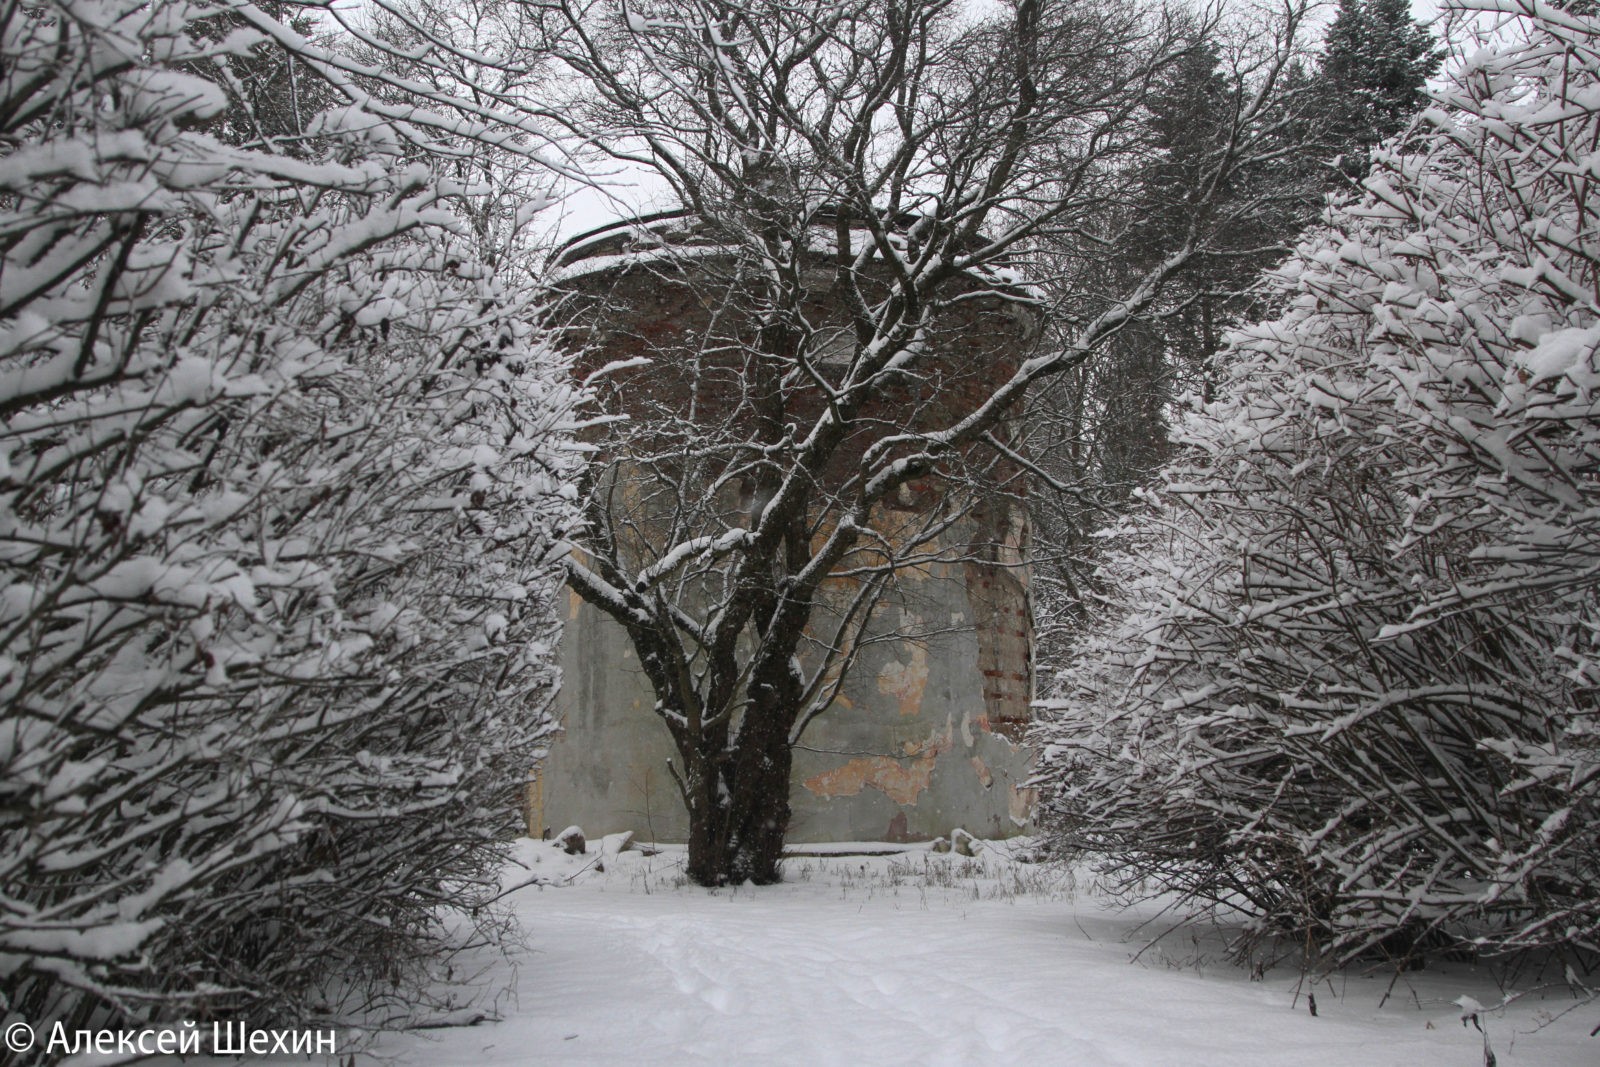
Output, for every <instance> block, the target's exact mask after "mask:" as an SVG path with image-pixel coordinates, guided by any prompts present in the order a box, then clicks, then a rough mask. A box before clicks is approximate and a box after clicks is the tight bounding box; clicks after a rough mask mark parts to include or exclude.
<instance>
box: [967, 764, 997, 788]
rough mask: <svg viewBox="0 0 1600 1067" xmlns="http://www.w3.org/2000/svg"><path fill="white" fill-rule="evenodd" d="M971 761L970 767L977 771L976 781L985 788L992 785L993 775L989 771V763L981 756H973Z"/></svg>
mask: <svg viewBox="0 0 1600 1067" xmlns="http://www.w3.org/2000/svg"><path fill="white" fill-rule="evenodd" d="M971 763H972V769H973V770H974V771H976V772H977V773H978V781H979V782H981V783H982V784H983V787H984V788H985V789H988V788H989V787H990V786H992V785H994V775H992V774H990V773H989V765H988V764H987V763H985V762H983V757H982V756H973V757H972V760H971Z"/></svg>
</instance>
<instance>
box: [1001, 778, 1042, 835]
mask: <svg viewBox="0 0 1600 1067" xmlns="http://www.w3.org/2000/svg"><path fill="white" fill-rule="evenodd" d="M1038 799H1039V791H1038V790H1037V789H1018V788H1017V787H1016V784H1015V783H1013V784H1012V786H1011V796H1010V797H1009V798H1008V800H1009V804H1008V806H1009V807H1010V809H1011V812H1010V814H1011V821H1012V822H1014V823H1016V824H1017V825H1018V826H1026V825H1028V820H1029V819H1031V818H1033V806H1034V803H1035V802H1036V801H1037V800H1038Z"/></svg>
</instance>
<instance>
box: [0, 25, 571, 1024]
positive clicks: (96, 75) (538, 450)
mask: <svg viewBox="0 0 1600 1067" xmlns="http://www.w3.org/2000/svg"><path fill="white" fill-rule="evenodd" d="M284 6H285V5H278V6H277V7H276V8H274V10H279V11H281V9H282V8H283V7H284ZM0 34H3V37H0V257H3V258H0V412H3V416H4V423H3V428H0V886H3V889H0V1014H5V1013H12V1014H13V1016H14V1017H20V1018H23V1019H26V1020H27V1021H29V1022H31V1023H33V1024H34V1025H35V1027H36V1028H39V1027H40V1026H41V1024H45V1023H49V1022H50V1021H52V1020H61V1021H65V1022H66V1024H67V1025H69V1026H82V1025H91V1024H93V1023H96V1022H100V1023H105V1022H109V1021H122V1022H128V1021H131V1020H137V1019H141V1018H152V1017H156V1018H159V1017H165V1018H173V1017H188V1018H198V1017H203V1016H205V1015H218V1014H222V1013H227V1012H233V1011H240V1010H245V1009H251V1010H257V1014H256V1015H255V1018H256V1019H257V1020H258V1021H260V1020H265V1019H268V1018H271V1019H274V1020H277V1021H279V1022H281V1023H282V1024H285V1025H287V1024H308V1023H309V1022H310V1021H312V1020H313V1019H316V1018H330V1017H337V1016H339V1015H341V1014H343V1013H345V1012H347V1011H348V1010H349V1009H350V1006H351V1004H352V1003H353V1002H354V1001H355V1000H357V999H358V997H359V996H363V995H364V996H365V997H366V998H367V999H366V1000H365V1003H366V1004H367V1005H369V1006H370V1005H371V1004H373V1003H374V1001H373V1000H372V999H371V997H372V996H373V995H379V996H381V995H382V994H383V993H384V991H385V990H386V989H387V990H394V989H396V988H397V984H401V983H403V982H404V981H405V979H407V978H408V977H409V976H410V975H412V974H414V973H415V966H414V965H415V964H416V963H417V962H418V961H419V960H420V959H422V958H423V957H424V956H425V954H426V953H427V952H429V951H431V947H432V946H433V945H435V944H436V943H437V942H438V941H439V940H440V938H441V937H442V936H443V931H442V930H441V928H440V926H439V917H438V911H439V907H440V906H441V905H444V904H459V905H463V906H468V905H471V904H473V903H475V902H477V901H480V900H481V899H483V898H484V897H485V896H486V895H487V894H488V892H489V890H490V888H491V887H490V881H491V880H490V878H489V877H488V876H489V875H490V874H491V873H492V870H493V867H494V864H495V860H496V857H497V855H498V850H499V848H500V843H501V842H502V841H503V840H504V839H505V838H506V837H507V836H509V831H510V830H511V829H512V827H513V825H514V820H515V816H516V811H517V803H516V791H517V788H518V785H519V783H520V782H521V781H522V780H523V779H524V778H525V776H526V773H527V770H528V768H529V766H530V761H531V760H532V759H533V758H534V757H535V749H536V745H537V742H538V739H539V737H540V736H541V733H542V731H543V730H545V729H546V726H547V718H546V714H545V705H546V701H547V700H548V698H549V695H550V692H551V688H552V686H553V683H554V678H553V676H552V668H551V666H550V663H551V659H550V655H549V645H550V640H551V632H550V631H551V627H552V625H553V618H552V614H551V611H550V602H551V597H552V592H553V588H554V587H553V585H552V574H551V563H552V560H551V556H552V554H553V549H554V547H555V546H556V545H557V544H558V538H559V534H560V531H561V529H562V528H563V526H564V524H565V523H566V522H567V521H568V515H569V505H568V498H569V491H568V487H567V483H566V475H567V470H568V463H569V461H568V459H567V452H566V451H565V449H564V446H563V441H564V440H565V435H566V423H567V420H568V415H569V412H570V409H571V405H572V402H573V400H574V398H573V396H571V395H570V390H569V389H568V388H567V387H566V386H565V385H564V384H563V383H565V382H566V381H567V375H566V372H565V369H564V367H563V365H562V363H561V361H560V360H559V359H557V358H556V357H555V356H554V355H553V354H552V352H551V351H550V350H549V349H548V348H546V347H545V346H544V344H543V342H542V340H541V338H540V336H539V334H538V333H537V332H536V331H535V330H534V329H533V328H532V326H531V325H530V323H531V322H532V320H533V314H532V312H533V309H532V308H531V307H529V306H528V301H529V299H530V297H529V295H528V293H527V291H526V288H525V287H524V286H522V285H521V283H516V282H508V281H507V280H506V279H505V278H504V277H496V276H495V275H494V274H492V273H491V272H490V271H489V270H487V269H486V268H485V267H484V265H483V263H484V250H483V249H482V248H480V247H478V246H477V245H475V244H474V243H473V242H472V241H470V240H469V239H467V238H465V237H462V236H459V234H461V233H462V232H464V231H465V229H466V228H464V227H462V226H460V225H459V223H458V217H459V213H460V211H461V210H462V205H463V204H465V203H467V202H469V201H470V200H471V198H472V197H473V196H476V195H479V193H480V190H476V189H472V188H467V187H464V186H462V185H460V184H459V183H457V182H453V181H451V180H449V179H447V178H446V177H445V176H444V175H445V173H447V172H448V170H449V169H451V166H452V164H450V163H449V161H446V162H444V163H440V162H438V161H437V160H438V157H439V156H440V154H441V153H440V151H437V150H436V146H437V145H439V144H441V143H442V142H440V141H439V140H438V138H439V136H440V135H441V134H448V136H449V138H450V141H449V144H450V145H452V146H453V147H452V149H451V151H452V153H453V154H455V155H457V156H459V155H460V149H461V146H462V145H463V144H466V143H470V141H471V139H472V138H473V137H485V138H487V137H494V138H495V139H496V142H497V143H498V144H500V145H501V146H502V147H503V146H504V145H505V144H508V143H512V142H513V141H514V139H515V131H514V130H513V131H509V132H508V131H506V130H504V129H500V130H499V131H498V132H497V131H496V130H495V129H494V128H493V127H492V125H491V124H490V123H489V121H488V120H489V119H491V118H492V116H489V115H487V114H486V110H485V108H484V107H483V106H481V105H475V107H476V111H473V110H471V109H467V108H464V109H462V110H459V111H457V112H451V111H450V110H449V108H448V107H447V106H446V105H447V104H448V101H440V100H439V99H434V100H432V101H428V102H425V103H426V104H427V106H426V107H421V106H417V105H416V104H415V103H414V104H413V105H411V106H409V107H405V106H400V105H397V104H395V103H394V100H395V99H396V90H395V87H394V86H391V87H390V92H389V93H388V94H387V96H386V97H385V99H386V100H387V101H388V102H387V103H379V102H378V99H379V98H378V97H374V96H369V95H368V94H367V89H370V88H371V87H372V85H373V78H371V77H368V78H366V79H364V80H362V79H360V78H357V77H354V76H352V75H351V73H350V72H349V70H348V69H346V68H347V67H348V66H350V65H349V64H343V65H341V63H342V61H339V60H337V59H336V58H335V57H334V56H333V54H332V53H328V52H323V51H320V50H319V49H317V48H316V47H314V46H312V45H310V44H308V43H307V42H306V41H305V40H304V39H303V38H302V37H301V36H300V34H298V33H296V32H295V30H294V29H293V28H292V27H291V26H290V24H289V22H287V21H282V20H279V19H277V18H274V17H272V16H271V15H269V14H267V13H266V12H264V11H263V10H262V9H258V8H255V7H252V6H250V5H247V4H246V5H240V4H235V3H217V4H211V3H208V2H203V0H202V2H188V0H175V2H169V3H159V4H148V3H145V2H143V0H39V2H29V3H18V2H7V0H0ZM286 57H287V60H290V61H286ZM268 59H276V60H277V61H278V63H279V66H278V67H277V68H275V69H278V70H286V71H288V72H289V73H290V75H291V77H287V78H286V79H285V81H284V87H283V89H282V91H283V92H286V93H292V94H294V95H293V100H291V101H290V103H291V104H295V105H296V106H303V105H305V104H307V103H308V102H310V101H324V102H332V103H333V104H334V105H336V106H334V107H332V108H331V109H327V110H324V111H322V113H320V114H318V115H309V114H308V115H304V116H302V117H301V118H300V119H299V120H298V121H299V122H300V125H299V127H298V129H299V131H300V132H298V133H295V130H294V129H293V128H291V129H289V131H288V132H287V133H285V131H284V129H283V123H282V122H280V123H279V128H278V129H277V131H276V135H275V136H268V135H267V134H265V133H263V134H260V135H259V136H258V135H255V134H251V133H250V131H249V130H248V129H245V130H243V131H241V129H240V128H239V127H240V123H241V119H240V116H241V115H242V116H244V118H245V119H248V117H249V115H250V112H249V110H248V107H247V106H245V105H246V104H247V103H248V98H247V97H246V96H243V95H241V94H242V93H243V91H244V87H243V84H242V81H241V79H240V77H239V76H238V74H239V71H240V69H241V64H247V65H248V64H262V63H264V62H265V61H266V60H268ZM256 69H258V70H259V69H261V68H260V67H259V66H258V67H257V68H256ZM356 73H357V74H359V73H360V72H359V71H357V72H356ZM363 85H364V86H366V87H367V88H366V89H364V88H361V86H363ZM400 88H401V89H403V88H404V87H403V86H401V87H400ZM313 90H314V91H313ZM285 110H286V111H289V110H292V108H288V107H286V109H285ZM258 1009H259V1010H258Z"/></svg>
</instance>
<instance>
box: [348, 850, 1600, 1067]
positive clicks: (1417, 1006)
mask: <svg viewBox="0 0 1600 1067" xmlns="http://www.w3.org/2000/svg"><path fill="white" fill-rule="evenodd" d="M524 857H525V859H527V860H528V861H529V862H530V863H531V862H534V861H535V860H536V861H537V864H536V865H535V866H534V870H535V872H538V873H545V872H548V873H549V874H551V875H556V874H564V873H566V872H567V871H568V870H571V869H573V868H571V867H567V866H563V865H564V864H572V863H574V862H575V861H572V860H569V859H568V858H567V857H564V856H560V855H558V854H556V853H554V852H552V851H551V850H549V848H548V846H538V845H534V844H533V843H529V845H528V847H527V849H526V850H525V852H524ZM670 860H671V857H670V856H661V857H656V858H654V859H648V860H647V859H646V858H644V857H640V856H637V855H634V854H629V855H625V856H623V857H620V858H613V859H611V860H608V862H609V863H610V864H611V868H612V869H611V870H610V871H608V872H607V873H605V874H603V875H594V874H590V875H585V876H584V877H583V879H581V880H580V882H579V884H577V885H574V886H571V887H565V888H559V889H545V890H539V889H525V890H522V891H520V892H519V893H518V894H517V895H516V896H515V897H514V898H513V899H514V900H515V902H516V906H517V910H518V912H519V914H520V916H521V918H522V921H523V924H524V927H525V929H526V931H527V933H528V936H529V941H530V948H529V950H528V951H526V952H525V953H523V954H521V955H520V956H519V957H518V958H517V959H516V964H517V966H516V973H515V975H514V977H513V976H511V975H509V974H508V975H503V976H501V984H502V985H506V986H507V987H508V988H507V990H506V993H505V995H503V996H502V998H501V1000H500V1002H499V1003H498V1005H497V1006H496V1007H497V1010H498V1012H499V1014H500V1015H501V1017H502V1020H503V1021H501V1022H498V1023H492V1024H485V1025H480V1026H477V1027H472V1028H466V1029H456V1030H444V1031H432V1032H429V1033H427V1034H405V1035H390V1036H388V1037H386V1038H385V1039H384V1040H383V1041H382V1042H381V1043H380V1044H379V1047H378V1049H377V1050H375V1051H376V1052H377V1054H378V1055H379V1056H380V1057H382V1058H385V1059H392V1060H393V1061H398V1062H399V1063H401V1064H416V1065H423V1064H428V1065H434V1064H438V1065H456V1064H459V1065H462V1067H494V1065H500V1064H507V1065H509V1064H531V1063H541V1064H542V1063H551V1062H554V1063H583V1064H694V1063H715V1064H796V1065H812V1064H874V1065H876V1064H1030V1065H1034V1064H1037V1065H1050V1064H1084V1065H1097V1067H1098V1065H1104V1067H1116V1065H1123V1064H1126V1065H1139V1067H1144V1065H1159V1064H1173V1065H1185V1067H1189V1065H1193V1067H1202V1065H1217V1067H1224V1065H1226V1067H1240V1065H1245V1064H1260V1065H1269V1064H1270V1065H1274V1067H1296V1065H1302V1064H1303V1065H1317V1067H1322V1065H1330V1064H1359V1065H1361V1067H1379V1065H1390V1064H1392V1065H1396V1067H1429V1065H1433V1064H1438V1065H1442V1067H1444V1065H1448V1067H1475V1065H1477V1064H1481V1063H1482V1051H1481V1045H1480V1038H1479V1036H1478V1035H1477V1033H1476V1032H1474V1031H1471V1030H1463V1028H1462V1027H1461V1025H1460V1023H1459V1021H1458V1020H1457V1011H1456V1009H1455V1008H1454V1007H1452V1006H1451V1004H1450V1001H1451V1000H1452V999H1453V998H1454V997H1456V996H1458V995H1460V994H1461V993H1464V992H1466V993H1472V994H1473V995H1476V996H1478V997H1479V999H1482V1000H1485V1001H1486V1002H1494V1001H1497V1000H1498V996H1497V995H1494V993H1493V987H1492V985H1488V984H1487V983H1486V982H1485V980H1484V979H1482V978H1481V977H1474V976H1472V975H1470V974H1464V973H1463V974H1456V975H1454V976H1451V975H1438V974H1434V973H1432V972H1428V973H1426V974H1425V975H1424V976H1422V978H1421V979H1420V980H1419V979H1415V978H1414V979H1413V980H1412V982H1411V988H1412V989H1414V990H1415V996H1413V994H1412V992H1410V991H1408V990H1407V989H1406V987H1404V986H1402V987H1400V989H1399V991H1398V994H1397V996H1396V997H1395V998H1394V999H1392V1000H1391V1001H1390V1006H1389V1008H1388V1009H1386V1010H1384V1011H1382V1012H1379V1011H1378V1010H1377V1007H1376V1006H1377V1003H1378V999H1379V997H1380V996H1381V994H1382V991H1383V987H1384V985H1385V984H1386V981H1387V979H1378V978H1365V979H1364V978H1352V979H1350V980H1348V982H1346V983H1345V984H1344V986H1343V989H1342V992H1343V997H1342V998H1341V997H1340V995H1339V993H1340V990H1335V989H1330V988H1329V987H1327V986H1323V987H1322V988H1321V989H1319V991H1318V1001H1319V1007H1320V1008H1321V1016H1320V1017H1319V1018H1315V1019H1313V1018H1311V1017H1310V1015H1309V1014H1308V1013H1307V1012H1306V1011H1305V1010H1304V1008H1303V1001H1302V1008H1301V1009H1300V1010H1298V1011H1296V1010H1293V1009H1292V1008H1291V1006H1290V1004H1291V998H1292V994H1293V989H1294V983H1295V976H1294V975H1293V974H1290V973H1287V972H1285V973H1282V974H1278V973H1269V974H1268V976H1267V981H1265V982H1260V983H1252V982H1249V981H1247V980H1246V979H1245V977H1244V975H1243V974H1241V973H1240V971H1239V970H1238V969H1236V968H1234V967H1232V966H1231V965H1228V964H1225V963H1221V962H1218V961H1217V960H1216V959H1215V958H1214V955H1213V953H1214V951H1215V946H1214V945H1207V944H1205V943H1204V942H1201V943H1200V944H1198V945H1196V944H1195V943H1193V942H1191V941H1190V940H1189V939H1188V937H1187V935H1186V934H1183V933H1179V934H1177V935H1174V936H1173V937H1172V938H1171V940H1172V941H1173V942H1174V944H1173V945H1172V946H1171V947H1166V945H1165V942H1163V943H1162V944H1161V945H1158V946H1157V948H1155V949H1153V950H1150V951H1147V952H1146V953H1145V954H1144V956H1143V957H1142V959H1141V960H1140V962H1138V963H1135V964H1130V963H1129V957H1130V956H1131V955H1132V954H1133V953H1134V952H1135V951H1137V947H1138V945H1139V944H1142V942H1143V940H1145V939H1147V938H1148V937H1149V936H1150V934H1149V933H1148V932H1147V933H1145V934H1141V935H1133V937H1132V938H1131V939H1129V938H1130V935H1132V934H1133V928H1134V927H1135V926H1136V919H1135V918H1132V917H1129V916H1126V915H1122V914H1119V913H1116V912H1113V911H1109V910H1105V909H1103V908H1101V907H1100V906H1098V905H1097V904H1095V903H1094V902H1093V901H1092V900H1089V899H1086V898H1084V897H1083V896H1082V895H1080V896H1079V899H1077V900H1073V899H1070V896H1069V894H1066V893H1055V894H1041V893H1038V892H1033V893H1028V894H1022V895H1018V894H1015V893H1003V892H999V886H1000V884H1001V883H1000V882H999V881H998V880H997V878H996V877H995V873H996V872H995V871H994V870H990V871H988V872H985V874H984V875H983V876H980V877H977V878H973V877H968V878H967V879H965V880H962V879H960V878H954V877H949V876H948V872H949V871H954V870H959V869H960V868H959V867H958V866H957V865H958V864H959V863H960V862H961V861H960V860H959V858H954V857H951V858H947V857H928V860H929V861H930V862H932V863H933V864H936V865H937V864H939V863H946V864H949V866H948V867H947V868H946V873H947V877H945V878H943V879H939V880H940V881H943V882H947V883H953V884H947V885H945V886H944V887H943V888H927V887H923V886H920V885H918V884H916V882H917V880H915V879H913V878H912V877H910V875H908V874H907V873H906V871H905V868H906V867H907V865H908V864H915V865H920V864H922V863H923V862H924V859H923V857H922V856H921V855H914V856H912V857H908V858H903V859H901V860H899V861H894V860H886V859H883V858H877V859H871V860H857V859H852V860H844V859H828V860H810V861H804V860H802V861H791V867H790V871H791V874H790V877H791V878H794V879H795V880H794V881H792V882H790V883H788V884H785V885H782V886H777V887H771V888H766V889H754V888H741V889H738V890H735V891H723V892H719V893H715V894H712V893H708V892H706V891H704V890H700V889H695V888H692V887H683V886H675V885H673V884H671V883H672V877H671V872H672V870H673V868H672V866H671V864H670V862H669V861H670ZM896 863H898V865H899V867H900V868H901V873H900V874H895V873H893V867H892V865H893V864H896ZM862 864H865V865H866V868H867V869H866V870H865V872H862V871H860V870H859V868H860V867H861V865H862ZM935 869H936V870H937V868H935ZM1007 869H1008V870H1013V871H1014V870H1015V869H1014V868H1007ZM1022 870H1024V871H1026V872H1028V876H1029V877H1032V878H1038V877H1039V876H1038V875H1037V873H1035V872H1037V870H1038V869H1037V868H1022ZM967 871H968V873H969V875H970V874H971V865H968V867H967ZM916 873H918V874H920V871H918V872H916ZM1011 876H1013V877H1014V874H1012V875H1011ZM894 883H899V884H894ZM646 886H648V887H649V890H650V891H649V892H648V893H647V892H646V891H645V889H646ZM975 893H976V894H977V895H978V896H980V897H984V898H985V899H979V900H974V899H973V896H974V894H975ZM997 893H998V895H996V894H997ZM1197 958H1198V959H1199V961H1200V962H1199V966H1198V967H1197V966H1196V965H1195V961H1196V959H1197ZM1402 1002H1403V1003H1402ZM1569 1004H1570V1001H1560V1000H1556V999H1552V1000H1550V1001H1545V1002H1534V1001H1533V1000H1532V998H1529V999H1528V1000H1524V1001H1522V1002H1520V1003H1519V1004H1518V1005H1517V1006H1516V1008H1515V1009H1513V1012H1512V1013H1508V1014H1507V1015H1505V1016H1502V1017H1499V1018H1496V1019H1492V1020H1491V1021H1490V1036H1491V1038H1492V1039H1493V1041H1494V1050H1495V1053H1496V1055H1497V1057H1498V1059H1499V1064H1500V1067H1516V1065H1519V1064H1530V1065H1531V1064H1539V1065H1547V1067H1565V1065H1573V1067H1576V1065H1579V1064H1582V1065H1585V1067H1592V1065H1594V1064H1596V1063H1600V1039H1595V1040H1590V1039H1589V1038H1587V1037H1586V1036H1585V1032H1586V1031H1587V1029H1588V1028H1589V1027H1590V1026H1592V1025H1594V1023H1595V1022H1596V1021H1597V1020H1596V1018H1594V1016H1596V1015H1597V1011H1596V1010H1594V1009H1587V1010H1584V1011H1579V1012H1575V1013H1572V1014H1571V1015H1568V1016H1567V1017H1566V1018H1564V1019H1562V1020H1561V1021H1559V1022H1558V1023H1557V1024H1555V1025H1554V1026H1552V1027H1549V1028H1547V1029H1545V1030H1542V1031H1540V1032H1538V1033H1531V1032H1530V1031H1532V1030H1533V1029H1534V1021H1535V1013H1536V1012H1538V1011H1541V1010H1543V1011H1547V1012H1556V1011H1560V1010H1561V1009H1562V1008H1564V1007H1566V1006H1568V1005H1569ZM1429 1023H1431V1024H1432V1028H1431V1029H1430V1028H1429V1025H1428V1024H1429ZM1519 1031H1520V1032H1519Z"/></svg>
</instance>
